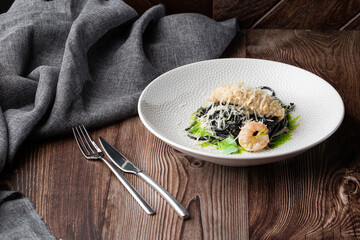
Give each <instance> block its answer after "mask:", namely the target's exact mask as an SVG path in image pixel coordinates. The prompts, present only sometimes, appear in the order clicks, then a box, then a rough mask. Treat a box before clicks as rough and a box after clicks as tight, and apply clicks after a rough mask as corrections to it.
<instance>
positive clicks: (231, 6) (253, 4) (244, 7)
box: [213, 0, 279, 29]
mask: <svg viewBox="0 0 360 240" xmlns="http://www.w3.org/2000/svg"><path fill="white" fill-rule="evenodd" d="M277 2H279V0H270V1H251V0H245V1H242V0H236V1H233V0H213V18H214V19H215V20H217V21H222V20H226V19H230V18H233V17H236V18H237V20H238V22H239V26H240V28H242V29H249V28H251V26H252V25H254V24H255V23H256V21H257V20H259V19H260V18H261V17H262V16H263V15H264V14H266V13H267V12H268V11H269V10H270V9H271V8H272V7H273V6H274V5H276V4H277Z"/></svg>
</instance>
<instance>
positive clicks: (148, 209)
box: [101, 157, 155, 215]
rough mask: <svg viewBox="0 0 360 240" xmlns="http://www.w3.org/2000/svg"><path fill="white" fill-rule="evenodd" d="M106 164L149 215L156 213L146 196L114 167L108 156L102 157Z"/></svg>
mask: <svg viewBox="0 0 360 240" xmlns="http://www.w3.org/2000/svg"><path fill="white" fill-rule="evenodd" d="M101 160H103V161H104V162H105V163H106V165H107V166H108V167H109V168H110V169H111V171H112V172H113V173H114V174H115V176H116V177H117V178H118V179H119V180H120V182H121V183H122V184H123V185H124V187H125V188H126V189H127V190H128V191H129V192H130V194H131V195H132V196H133V197H134V198H135V200H136V201H137V202H138V203H139V205H140V206H141V207H142V208H143V209H144V210H145V212H146V213H147V214H149V215H153V214H155V211H154V210H153V209H152V208H151V207H150V206H149V204H148V203H147V202H146V201H145V200H144V198H143V197H142V196H141V195H140V194H139V193H138V192H137V191H136V189H135V188H134V187H133V186H132V185H131V184H130V183H129V182H128V180H126V178H125V177H124V176H123V175H122V174H121V173H120V171H119V170H118V169H117V168H116V167H114V165H113V164H112V163H110V161H109V160H107V159H106V158H103V157H102V158H101Z"/></svg>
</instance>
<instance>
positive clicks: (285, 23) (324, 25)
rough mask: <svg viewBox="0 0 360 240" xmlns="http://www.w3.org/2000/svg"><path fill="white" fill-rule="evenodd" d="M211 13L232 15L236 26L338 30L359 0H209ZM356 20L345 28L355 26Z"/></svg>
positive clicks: (356, 9)
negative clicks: (211, 6) (210, 1)
mask: <svg viewBox="0 0 360 240" xmlns="http://www.w3.org/2000/svg"><path fill="white" fill-rule="evenodd" d="M213 6H214V7H213V17H214V19H216V20H224V19H229V18H232V17H236V18H237V19H238V21H239V24H240V27H242V28H245V29H249V28H258V29H264V28H266V29H312V30H338V29H340V28H341V27H342V26H343V25H344V24H346V23H347V22H348V21H349V20H350V19H352V18H353V17H354V16H356V14H358V13H359V11H360V1H358V0H344V1H332V0H327V1H313V0H292V1H289V0H276V1H275V0H272V1H265V0H261V1H230V0H225V1H224V0H213ZM359 27H360V24H359V22H358V21H354V22H352V24H351V25H350V26H349V28H347V29H359Z"/></svg>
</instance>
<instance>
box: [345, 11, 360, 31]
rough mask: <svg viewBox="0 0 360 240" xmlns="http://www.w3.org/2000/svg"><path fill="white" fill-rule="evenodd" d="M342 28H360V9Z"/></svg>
mask: <svg viewBox="0 0 360 240" xmlns="http://www.w3.org/2000/svg"><path fill="white" fill-rule="evenodd" d="M342 29H345V30H360V11H359V12H358V14H356V15H355V16H354V17H353V18H352V19H350V20H349V22H347V23H346V24H345V25H344V26H343V27H342Z"/></svg>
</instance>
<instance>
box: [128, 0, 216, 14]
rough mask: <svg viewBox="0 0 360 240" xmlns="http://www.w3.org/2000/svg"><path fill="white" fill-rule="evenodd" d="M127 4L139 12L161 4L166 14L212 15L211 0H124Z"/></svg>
mask: <svg viewBox="0 0 360 240" xmlns="http://www.w3.org/2000/svg"><path fill="white" fill-rule="evenodd" d="M124 2H126V3H127V4H129V5H130V6H131V7H133V8H134V9H135V10H136V11H137V12H138V13H139V14H142V13H144V12H145V11H146V10H147V9H149V8H150V7H152V6H155V5H157V4H163V5H164V6H165V8H166V14H175V13H186V12H191V13H201V14H204V15H206V16H208V17H211V16H212V1H211V0H199V1H192V0H183V1H174V0H125V1H124Z"/></svg>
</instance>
